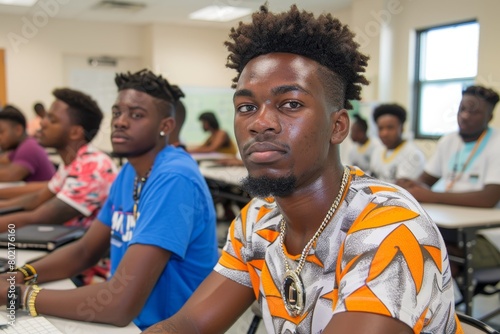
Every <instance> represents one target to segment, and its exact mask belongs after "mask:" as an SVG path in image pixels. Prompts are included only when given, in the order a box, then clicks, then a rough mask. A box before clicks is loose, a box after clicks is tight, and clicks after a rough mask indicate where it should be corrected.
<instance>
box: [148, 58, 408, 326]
mask: <svg viewBox="0 0 500 334" xmlns="http://www.w3.org/2000/svg"><path fill="white" fill-rule="evenodd" d="M325 70H326V69H324V68H322V67H321V66H320V65H319V64H318V63H316V62H315V61H313V60H311V59H308V58H305V57H302V56H298V55H294V54H289V53H271V54H267V55H263V56H259V57H256V58H254V59H252V60H251V61H250V62H249V63H248V64H247V65H246V66H245V68H244V69H243V71H242V73H241V76H240V79H239V81H238V85H237V87H236V92H235V95H234V105H235V110H236V115H235V120H234V124H235V134H236V138H237V141H238V146H239V149H240V152H241V153H242V159H243V162H244V163H245V166H246V168H247V169H248V172H249V174H250V175H252V176H255V177H258V176H264V175H267V176H270V177H278V176H286V175H289V174H293V175H295V176H296V177H297V184H296V185H297V188H296V190H295V191H294V192H293V193H292V194H291V195H289V196H286V197H277V198H276V202H277V204H278V206H279V208H280V211H281V212H282V213H283V216H284V217H285V219H286V222H287V232H286V238H285V247H286V249H287V251H288V252H289V253H290V254H300V253H301V252H302V249H303V248H304V246H305V245H306V243H307V242H308V241H309V239H310V238H311V237H312V236H313V235H314V233H315V232H316V230H317V228H318V227H319V225H320V224H321V221H322V220H323V218H324V216H325V214H326V212H327V211H328V209H329V207H330V205H331V204H332V202H333V200H334V198H335V196H336V195H337V193H338V191H339V189H340V180H341V178H342V172H343V166H342V164H341V162H340V159H339V151H338V145H339V144H340V143H341V142H342V141H343V140H344V139H345V138H346V137H347V135H348V133H349V116H348V114H347V111H346V110H345V109H341V107H340V106H334V105H332V104H331V103H330V101H329V99H328V98H327V93H326V92H325V89H324V87H325V86H324V83H323V82H322V81H321V79H320V77H319V75H318V73H319V71H325ZM325 139H326V140H325ZM285 143H286V144H285ZM305 217H307V219H304V218H305ZM306 222H307V223H306ZM309 222H316V223H314V224H310V223H309ZM254 301H255V295H254V292H253V290H252V289H250V288H248V287H245V286H243V285H240V284H238V283H236V282H234V281H232V280H230V279H228V278H226V277H224V276H222V275H220V274H218V273H216V272H212V273H211V274H210V275H209V276H208V278H207V279H206V280H205V281H204V282H203V283H202V285H201V286H200V287H199V288H198V289H197V290H196V292H195V293H194V294H193V296H192V297H191V298H190V299H189V300H188V302H187V303H186V304H185V305H184V307H183V308H182V309H181V310H180V311H179V312H178V313H177V314H176V315H174V316H173V317H172V318H170V319H167V320H165V321H162V322H160V323H158V324H156V325H155V326H152V327H151V328H149V329H148V330H146V331H145V333H223V332H224V331H226V330H227V329H228V328H229V327H230V326H231V325H232V324H233V323H234V322H235V321H236V320H237V319H238V318H239V317H240V316H241V314H242V313H243V312H244V311H245V310H246V309H247V308H248V307H249V306H250V305H251V304H252V302H254ZM367 332H369V333H374V334H378V333H381V334H382V333H384V334H387V333H389V334H391V333H394V334H396V333H397V334H402V333H412V330H411V329H410V328H409V327H408V326H407V325H405V324H404V323H402V322H400V321H399V320H395V319H393V318H390V317H386V316H381V315H376V314H369V313H362V312H352V313H351V312H345V313H340V314H337V315H335V316H334V317H332V319H331V321H330V323H329V325H328V326H327V327H326V328H325V330H324V331H323V332H322V333H326V334H332V333H353V334H358V333H359V334H361V333H363V334H364V333H367Z"/></svg>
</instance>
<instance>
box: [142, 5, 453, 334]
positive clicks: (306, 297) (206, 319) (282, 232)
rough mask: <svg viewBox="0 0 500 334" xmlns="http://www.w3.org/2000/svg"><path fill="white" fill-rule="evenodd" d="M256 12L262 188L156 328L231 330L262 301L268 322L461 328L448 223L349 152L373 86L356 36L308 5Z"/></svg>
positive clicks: (251, 166)
mask: <svg viewBox="0 0 500 334" xmlns="http://www.w3.org/2000/svg"><path fill="white" fill-rule="evenodd" d="M252 19H253V20H252V22H251V23H248V24H243V23H241V24H240V25H239V26H238V28H236V29H233V30H232V31H231V34H230V38H231V40H232V41H229V42H226V46H227V47H228V48H229V51H230V55H229V64H228V66H229V67H230V68H234V69H236V70H237V72H238V76H237V78H236V79H235V82H234V87H235V88H236V91H235V93H234V106H235V120H234V124H235V135H236V138H237V142H238V146H239V148H240V152H241V156H242V159H243V162H244V164H245V167H246V168H247V169H248V173H249V176H248V177H247V178H246V179H245V180H244V181H243V187H244V188H245V189H246V190H247V191H249V192H250V193H251V194H253V195H254V196H255V198H254V199H253V200H252V201H251V202H250V203H249V204H248V205H247V206H246V207H245V208H244V209H242V211H241V213H240V215H239V216H238V217H237V218H236V219H235V220H234V221H233V223H232V225H231V227H230V230H229V234H228V240H227V243H226V245H225V247H224V249H223V252H222V256H221V258H220V259H219V262H218V264H217V266H216V267H215V270H214V271H213V272H212V273H211V274H210V275H209V276H208V278H207V279H206V280H205V281H204V282H203V283H202V284H201V285H200V287H199V288H198V289H197V290H196V292H195V293H194V294H193V296H192V297H191V298H190V299H189V300H188V301H187V303H186V304H185V305H184V306H183V308H182V309H181V310H180V311H179V312H178V313H177V314H176V315H175V316H174V317H171V318H170V319H167V320H165V321H163V322H161V323H159V324H157V325H155V326H154V327H152V328H151V329H149V330H147V331H146V333H184V334H185V333H223V332H225V331H226V330H227V329H228V328H229V327H230V326H231V324H233V322H234V321H236V320H237V319H238V317H240V316H241V315H242V314H243V312H244V311H245V310H246V309H247V308H248V307H249V306H250V305H251V304H252V303H253V302H254V301H255V300H257V301H258V304H259V307H260V309H261V313H262V319H263V323H264V325H265V327H266V331H267V332H268V333H323V334H326V333H354V334H359V333H363V334H365V333H370V334H378V333H383V334H388V333H389V334H396V333H397V334H401V333H420V332H422V333H461V332H462V331H461V329H460V325H459V324H458V321H457V318H456V316H455V310H454V300H453V290H452V285H451V275H450V272H449V263H448V260H447V254H446V249H445V246H444V244H443V242H442V239H441V236H440V234H439V230H438V228H437V227H436V226H435V225H434V223H433V222H432V221H430V220H429V218H428V216H427V215H426V214H424V211H423V209H422V208H421V207H420V206H419V204H418V202H417V201H416V200H414V199H413V198H412V197H411V196H410V195H409V194H408V193H406V192H404V191H401V190H400V189H396V188H395V187H394V186H392V185H391V184H388V183H384V182H382V181H379V180H376V179H373V178H370V177H368V176H366V175H365V174H364V173H363V172H362V171H360V170H359V169H353V168H351V167H348V166H344V165H343V164H342V162H341V161H340V159H339V145H340V144H341V143H342V141H343V140H344V139H345V138H346V137H347V136H348V134H349V116H348V113H347V110H346V108H350V104H349V102H348V100H351V99H359V98H360V91H361V85H363V84H367V80H366V79H365V78H364V76H363V75H362V72H364V70H365V67H366V65H367V57H366V56H364V55H362V54H361V53H360V52H359V51H358V44H357V43H355V42H354V39H353V38H354V35H353V33H352V32H351V31H350V30H349V29H348V28H347V27H346V26H344V25H342V24H341V23H340V22H339V21H338V20H337V19H334V18H333V17H332V16H331V15H330V14H327V15H320V16H319V17H317V18H316V17H314V15H313V14H311V13H308V12H305V11H299V10H298V9H297V8H296V6H292V7H291V9H290V11H288V12H285V13H281V14H273V13H271V12H269V11H268V8H267V7H266V6H262V7H261V9H260V11H258V12H257V13H255V14H253V17H252ZM423 231H425V233H423Z"/></svg>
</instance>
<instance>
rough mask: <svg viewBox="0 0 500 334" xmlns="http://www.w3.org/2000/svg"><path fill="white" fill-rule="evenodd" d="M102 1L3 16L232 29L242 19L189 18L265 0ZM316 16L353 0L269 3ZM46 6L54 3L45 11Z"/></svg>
mask: <svg viewBox="0 0 500 334" xmlns="http://www.w3.org/2000/svg"><path fill="white" fill-rule="evenodd" d="M101 1H102V0H78V1H77V0H39V1H38V2H37V3H36V4H35V5H34V6H32V7H28V8H27V7H20V6H10V5H0V14H14V15H23V16H24V15H26V16H27V17H28V18H29V17H30V16H33V15H37V13H38V14H40V12H48V14H49V15H50V16H51V17H57V18H60V19H70V20H86V21H105V22H119V23H129V24H148V23H168V24H176V25H188V26H209V27H221V28H223V27H224V28H226V27H232V26H234V25H235V23H237V22H239V21H241V20H244V21H246V20H248V17H246V18H242V19H237V20H234V21H230V22H225V23H221V22H215V23H213V22H210V23H209V22H204V21H193V20H189V19H188V15H189V13H191V12H194V11H196V10H198V9H201V8H203V7H205V6H209V5H232V6H236V7H248V8H251V9H252V11H255V10H257V9H258V8H259V6H260V5H262V4H263V3H264V2H265V0H119V1H118V2H133V3H142V4H145V5H146V7H145V8H143V9H140V10H138V11H135V12H134V11H129V10H123V9H95V8H93V7H95V6H96V5H97V4H98V3H100V2H101ZM293 3H295V4H297V6H298V7H299V8H300V9H306V10H308V11H312V12H314V13H315V14H319V13H323V12H334V11H335V10H338V9H343V8H345V7H347V6H349V5H350V4H351V0H295V1H290V0H288V1H287V0H268V4H269V8H270V10H272V11H285V10H287V9H289V8H290V5H291V4H293ZM43 4H51V6H49V7H47V8H48V9H43V6H42V5H43Z"/></svg>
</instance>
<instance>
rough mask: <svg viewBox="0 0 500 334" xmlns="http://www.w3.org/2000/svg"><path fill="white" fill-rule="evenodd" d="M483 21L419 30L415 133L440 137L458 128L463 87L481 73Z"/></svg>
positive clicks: (468, 84) (470, 83) (421, 136)
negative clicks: (478, 64) (480, 36)
mask: <svg viewBox="0 0 500 334" xmlns="http://www.w3.org/2000/svg"><path fill="white" fill-rule="evenodd" d="M478 45H479V24H478V23H477V22H476V21H473V22H463V23H457V24H451V25H446V26H439V27H434V28H429V29H425V30H420V31H417V48H416V52H417V53H416V71H415V72H416V73H415V79H416V80H415V93H416V95H415V109H414V110H416V112H415V113H414V115H415V122H414V127H415V129H414V130H415V134H416V137H417V138H429V139H430V138H438V137H439V136H441V135H443V134H446V133H449V132H452V131H456V130H458V125H457V111H458V105H459V104H460V100H461V98H462V90H463V89H464V88H465V87H467V86H470V85H472V84H473V83H474V79H475V77H476V75H477V59H478Z"/></svg>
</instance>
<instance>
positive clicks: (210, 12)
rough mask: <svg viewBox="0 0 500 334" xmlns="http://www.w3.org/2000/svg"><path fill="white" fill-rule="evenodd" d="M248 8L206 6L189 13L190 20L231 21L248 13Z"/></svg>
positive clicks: (249, 10) (249, 11)
mask: <svg viewBox="0 0 500 334" xmlns="http://www.w3.org/2000/svg"><path fill="white" fill-rule="evenodd" d="M251 12H252V10H251V9H250V8H241V7H232V6H208V7H205V8H202V9H200V10H197V11H196V12H193V13H191V14H189V18H190V19H192V20H203V21H220V22H226V21H231V20H234V19H237V18H240V17H243V16H246V15H248V14H250V13H251Z"/></svg>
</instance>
